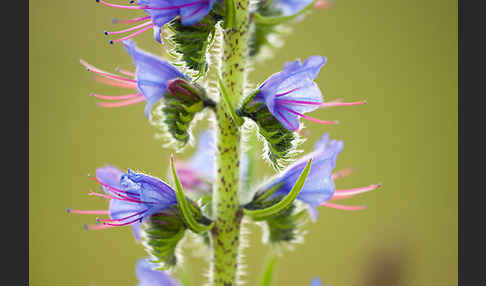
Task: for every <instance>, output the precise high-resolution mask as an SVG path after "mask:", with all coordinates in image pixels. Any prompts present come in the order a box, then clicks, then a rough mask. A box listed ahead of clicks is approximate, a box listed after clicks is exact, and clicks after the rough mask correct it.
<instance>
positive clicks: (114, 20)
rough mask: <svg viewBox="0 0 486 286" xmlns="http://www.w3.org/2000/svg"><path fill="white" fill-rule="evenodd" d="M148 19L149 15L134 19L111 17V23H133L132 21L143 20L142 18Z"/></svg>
mask: <svg viewBox="0 0 486 286" xmlns="http://www.w3.org/2000/svg"><path fill="white" fill-rule="evenodd" d="M148 19H150V16H145V17H140V18H134V19H113V23H117V24H118V23H121V24H133V23H138V22H140V21H144V20H148Z"/></svg>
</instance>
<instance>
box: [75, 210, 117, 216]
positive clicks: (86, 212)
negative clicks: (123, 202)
mask: <svg viewBox="0 0 486 286" xmlns="http://www.w3.org/2000/svg"><path fill="white" fill-rule="evenodd" d="M66 211H67V212H68V213H73V214H95V215H107V214H109V211H107V210H87V211H84V210H72V209H67V210H66Z"/></svg>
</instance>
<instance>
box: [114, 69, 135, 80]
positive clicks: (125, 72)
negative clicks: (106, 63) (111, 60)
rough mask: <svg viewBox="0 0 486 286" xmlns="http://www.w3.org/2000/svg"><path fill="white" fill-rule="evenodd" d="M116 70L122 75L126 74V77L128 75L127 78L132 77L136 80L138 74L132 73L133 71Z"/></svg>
mask: <svg viewBox="0 0 486 286" xmlns="http://www.w3.org/2000/svg"><path fill="white" fill-rule="evenodd" d="M115 70H116V71H117V72H119V73H121V74H124V75H127V76H131V77H133V78H135V76H136V74H135V73H133V72H131V71H127V70H124V69H121V68H119V67H117V68H115Z"/></svg>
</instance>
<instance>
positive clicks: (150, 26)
mask: <svg viewBox="0 0 486 286" xmlns="http://www.w3.org/2000/svg"><path fill="white" fill-rule="evenodd" d="M153 25H154V24H152V23H150V25H149V26H148V27H145V28H143V29H141V30H138V31H137V32H135V33H133V34H130V35H128V36H126V37H123V38H121V39H118V40H114V41H110V43H112V44H113V43H118V42H121V41H125V40H128V39H130V38H133V37H135V36H136V35H138V34H141V33H143V32H145V31H147V30H149V29H151V28H152V27H153Z"/></svg>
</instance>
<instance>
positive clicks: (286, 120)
mask: <svg viewBox="0 0 486 286" xmlns="http://www.w3.org/2000/svg"><path fill="white" fill-rule="evenodd" d="M277 113H278V115H280V117H282V118H283V120H284V121H285V122H287V124H288V125H289V126H290V128H292V130H297V127H295V126H294V125H292V123H290V121H289V120H288V119H287V118H286V117H285V116H283V114H282V113H281V112H280V111H279V110H277Z"/></svg>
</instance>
